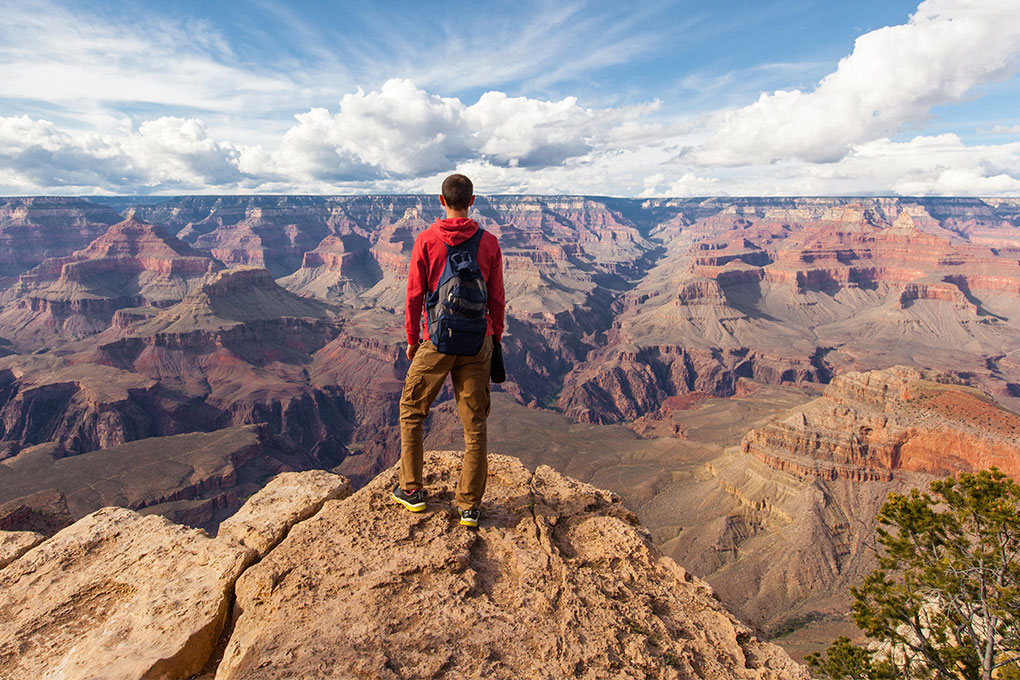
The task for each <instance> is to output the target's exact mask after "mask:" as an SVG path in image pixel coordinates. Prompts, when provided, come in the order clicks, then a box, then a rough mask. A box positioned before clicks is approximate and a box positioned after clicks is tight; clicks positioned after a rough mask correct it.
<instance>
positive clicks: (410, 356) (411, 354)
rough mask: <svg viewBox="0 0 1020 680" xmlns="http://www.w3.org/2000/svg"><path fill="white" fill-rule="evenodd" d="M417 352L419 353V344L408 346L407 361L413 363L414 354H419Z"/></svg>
mask: <svg viewBox="0 0 1020 680" xmlns="http://www.w3.org/2000/svg"><path fill="white" fill-rule="evenodd" d="M417 351H418V345H417V344H414V345H408V346H407V360H408V361H411V360H412V359H414V353H415V352H417Z"/></svg>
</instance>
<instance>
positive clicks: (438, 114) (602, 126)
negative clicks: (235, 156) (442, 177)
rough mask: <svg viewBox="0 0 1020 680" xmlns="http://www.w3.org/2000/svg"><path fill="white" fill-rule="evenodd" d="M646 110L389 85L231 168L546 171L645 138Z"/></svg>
mask: <svg viewBox="0 0 1020 680" xmlns="http://www.w3.org/2000/svg"><path fill="white" fill-rule="evenodd" d="M652 106H654V105H652ZM647 110H648V107H630V108H621V109H603V110H593V109H585V108H582V107H581V106H579V105H578V103H577V99H576V98H574V97H567V98H565V99H562V100H560V101H556V102H550V101H543V100H538V99H529V98H527V97H508V96H507V95H506V94H504V93H502V92H487V93H485V94H483V95H482V96H481V97H480V98H479V99H478V101H477V102H475V103H474V104H471V105H470V106H468V105H465V104H464V103H463V102H461V101H460V100H459V99H456V98H447V97H439V96H437V95H433V94H429V93H428V92H426V91H424V90H421V89H419V88H418V87H416V86H415V85H414V83H412V82H411V81H409V80H405V79H391V80H389V81H387V82H386V83H385V84H384V85H383V86H382V88H381V89H380V91H378V92H367V93H366V92H364V91H363V90H361V89H359V90H358V91H357V92H355V93H352V94H346V95H344V97H343V99H342V100H341V101H340V109H339V111H338V112H337V113H336V114H330V113H329V112H328V111H326V110H325V109H312V110H311V111H308V112H307V113H303V114H299V115H298V116H296V118H297V121H298V123H297V125H295V126H294V127H292V128H291V129H290V130H289V131H288V132H287V133H286V135H284V137H283V139H282V141H281V144H280V146H279V148H278V149H276V150H275V151H272V152H268V151H266V150H265V149H263V148H262V147H252V148H249V149H246V150H245V151H244V152H243V153H242V154H241V159H240V167H241V169H242V170H243V171H244V172H246V173H250V174H266V175H271V176H273V177H275V178H278V179H285V178H291V179H295V180H305V181H308V180H328V179H334V180H337V181H354V180H358V179H362V180H371V179H379V178H387V177H415V176H421V175H426V174H431V173H435V172H440V171H445V170H449V169H450V168H451V167H453V166H454V165H456V164H458V163H462V162H465V161H468V160H471V159H478V160H481V161H484V162H487V163H489V164H492V165H497V166H506V167H512V168H545V167H551V166H557V165H561V164H563V163H565V162H566V161H567V160H569V159H571V158H578V157H582V156H585V155H586V154H589V153H591V152H592V151H593V150H594V149H595V148H596V147H597V146H599V145H608V144H610V143H611V142H612V143H616V140H618V139H619V138H633V137H634V136H635V135H637V134H639V133H644V134H647V130H645V129H644V128H643V127H642V126H640V125H638V124H637V123H636V122H635V121H636V119H638V118H639V117H640V116H642V115H644V113H645V112H646V111H647Z"/></svg>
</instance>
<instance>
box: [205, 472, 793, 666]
mask: <svg viewBox="0 0 1020 680" xmlns="http://www.w3.org/2000/svg"><path fill="white" fill-rule="evenodd" d="M458 465H459V456H458V455H457V454H451V453H443V454H431V455H429V457H428V458H427V460H426V470H427V479H426V484H427V485H428V487H429V490H430V497H429V498H430V501H429V502H430V504H431V508H430V510H429V511H428V512H427V513H424V514H423V515H413V514H410V513H404V512H400V511H399V510H397V511H395V508H394V506H393V504H392V502H391V501H389V500H388V494H389V489H390V487H391V485H392V484H393V481H394V479H395V471H391V472H389V473H388V474H384V475H381V476H380V477H379V478H378V479H376V480H374V481H373V482H372V483H371V484H369V485H368V486H367V487H365V488H364V489H362V490H361V491H359V492H358V493H356V494H355V495H353V496H351V497H350V498H349V499H347V500H346V501H344V502H343V503H337V504H327V505H326V506H325V508H324V509H323V511H322V512H321V513H319V514H318V515H316V516H315V517H314V518H313V519H312V520H309V521H308V522H304V523H302V524H300V525H298V526H297V527H295V529H294V530H292V531H291V533H290V534H289V535H288V537H287V539H286V540H285V541H284V542H283V543H282V544H281V545H280V547H279V548H277V549H276V550H274V551H273V552H271V553H270V555H269V556H268V557H267V558H266V559H264V560H263V561H262V562H261V563H259V565H257V566H256V567H254V568H252V569H250V570H248V571H247V572H246V573H245V574H244V576H243V577H242V578H241V579H240V580H239V582H238V586H237V596H238V600H237V605H236V611H237V612H238V613H239V616H238V618H237V621H236V623H235V626H234V630H233V633H232V635H231V639H230V642H229V643H228V645H227V648H226V651H225V654H224V657H223V661H222V662H221V664H220V666H219V668H218V670H217V675H216V677H217V678H221V679H226V678H239V677H244V678H258V677H279V676H281V675H298V676H300V675H315V674H316V673H317V672H321V671H319V670H317V669H321V668H325V667H329V668H331V669H332V671H331V672H334V673H337V672H340V673H341V674H343V675H349V676H351V677H362V676H365V677H368V676H369V675H371V674H378V673H380V672H382V673H383V675H382V676H381V677H387V678H401V677H412V676H413V677H421V678H430V677H439V676H440V675H444V674H445V675H449V674H454V675H456V676H458V677H469V678H470V677H479V678H481V677H485V678H516V677H536V678H543V677H550V678H554V677H564V676H574V677H592V678H595V677H609V676H613V677H674V676H675V674H680V675H681V676H687V677H705V678H708V677H732V678H741V677H754V678H769V677H774V678H796V677H806V676H805V675H803V671H802V670H800V669H798V668H797V667H796V666H795V665H793V664H791V663H790V662H789V661H788V660H787V659H785V658H784V657H783V655H782V654H781V653H779V652H778V651H777V650H776V649H775V648H773V647H770V646H767V645H763V644H762V643H760V642H758V641H757V640H755V639H754V637H753V635H752V633H751V632H750V631H749V630H748V629H746V628H744V627H743V626H742V625H741V624H739V623H737V622H736V621H735V620H734V619H732V618H731V617H730V616H729V615H727V614H726V613H725V612H724V611H723V610H722V609H721V608H720V607H719V606H718V604H717V603H716V602H714V601H713V599H712V598H711V593H710V591H709V590H708V588H707V587H706V586H705V585H704V584H703V583H701V582H699V581H698V580H697V579H694V578H693V577H691V576H690V575H689V574H687V572H685V571H684V570H683V569H681V568H679V567H678V566H676V565H675V564H674V563H673V562H672V561H671V560H669V559H667V558H664V557H662V556H661V555H660V554H659V553H658V552H657V551H656V550H655V549H654V548H653V547H652V546H651V543H650V541H649V539H648V537H647V534H645V533H644V532H643V531H642V530H641V529H640V528H639V527H635V526H634V523H635V519H634V516H633V515H632V514H631V513H630V512H629V511H627V510H626V509H624V508H623V507H622V506H621V504H620V503H619V499H618V498H616V497H614V496H613V495H612V494H608V493H606V492H603V491H600V490H597V489H595V488H593V487H590V486H587V485H584V484H580V483H578V482H575V481H573V480H570V479H567V478H565V477H562V476H561V475H559V474H557V473H555V472H553V471H552V470H551V469H549V468H546V467H540V468H539V469H538V470H537V471H536V472H535V473H534V474H532V473H530V472H528V471H527V470H526V469H525V468H524V467H523V466H522V465H521V464H520V463H519V462H518V461H516V460H514V459H510V458H505V457H501V456H491V458H490V484H489V489H488V491H487V500H486V503H485V504H484V505H483V508H482V510H483V513H484V514H483V522H482V527H481V529H480V530H479V531H478V532H477V533H472V532H467V531H464V530H463V529H462V527H459V526H457V522H456V517H455V515H454V514H452V512H451V510H450V508H451V501H452V494H453V486H454V483H455V481H454V480H455V471H456V469H457V467H458ZM322 560H328V561H329V563H330V565H331V566H330V567H329V569H324V568H323V566H322V564H323V563H322ZM313 584H314V585H313ZM326 593H329V595H328V596H327V595H326ZM295 611H297V612H300V613H299V614H297V617H296V618H295V614H294V612H295ZM425 611H427V620H428V621H429V625H428V632H427V633H425V634H424V635H423V633H422V629H421V627H420V625H418V624H420V623H421V616H422V615H423V612H425ZM328 621H344V622H345V625H344V626H330V625H323V624H324V623H325V622H328ZM305 627H313V628H315V629H316V630H318V631H320V634H319V635H318V636H317V638H316V639H315V640H314V641H309V640H307V639H303V638H304V636H303V635H302V634H301V632H300V631H301V630H302V629H303V628H305ZM299 649H300V650H301V652H300V654H298V653H296V652H297V650H299ZM341 669H342V670H341Z"/></svg>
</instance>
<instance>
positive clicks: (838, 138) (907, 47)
mask: <svg viewBox="0 0 1020 680" xmlns="http://www.w3.org/2000/svg"><path fill="white" fill-rule="evenodd" d="M1016 11H1017V8H1016V0H925V1H924V2H922V3H921V4H920V5H919V6H918V8H917V11H916V12H915V13H914V14H913V15H912V16H911V17H910V21H909V22H908V23H907V24H903V25H899V26H888V27H885V28H881V29H878V30H875V31H872V32H870V33H867V34H865V35H862V36H861V37H859V38H858V39H857V41H856V43H855V45H854V50H853V53H852V54H850V55H849V56H848V57H846V58H844V59H843V60H841V61H840V63H839V65H838V67H837V68H836V70H835V71H834V72H833V73H831V74H830V75H828V76H826V77H825V78H824V79H822V81H821V82H820V83H819V84H818V86H817V87H816V88H815V89H814V90H813V91H811V92H801V91H799V90H779V91H776V92H773V93H771V94H762V95H761V97H760V98H759V99H758V100H757V101H756V102H755V103H753V104H751V105H749V106H746V107H744V108H741V109H737V110H732V111H727V112H724V113H721V114H718V115H717V116H716V117H715V119H714V120H713V121H712V123H711V134H710V136H709V137H708V139H706V140H705V141H704V142H703V143H702V144H700V145H699V146H698V148H696V149H695V150H694V151H693V152H691V153H690V155H689V156H690V159H691V160H693V161H695V162H698V163H700V164H702V165H716V166H737V165H753V164H764V163H771V162H775V161H778V160H782V159H789V158H796V159H801V160H806V161H812V162H834V161H837V160H839V159H840V158H842V157H843V156H844V155H846V153H847V152H848V150H849V149H850V148H851V147H852V146H853V145H855V144H860V143H865V142H868V141H870V140H874V139H878V138H881V137H884V136H888V135H892V134H895V133H897V132H899V131H901V130H902V129H903V127H904V126H905V125H907V124H909V123H916V122H918V121H921V120H923V119H925V118H926V117H928V116H929V115H930V112H931V109H932V107H934V106H938V105H942V104H948V103H953V102H959V101H961V100H963V99H964V97H966V96H967V95H968V94H969V93H971V92H972V91H973V90H974V88H975V87H977V86H979V85H981V84H982V83H986V82H990V81H994V80H997V79H1001V78H1004V77H1007V76H1009V75H1010V74H1012V73H1014V72H1015V70H1016V66H1017V62H1018V55H1020V21H1017V13H1016Z"/></svg>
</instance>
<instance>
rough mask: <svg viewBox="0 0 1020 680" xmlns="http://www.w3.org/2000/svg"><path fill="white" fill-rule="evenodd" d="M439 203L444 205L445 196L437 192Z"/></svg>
mask: <svg viewBox="0 0 1020 680" xmlns="http://www.w3.org/2000/svg"><path fill="white" fill-rule="evenodd" d="M439 204H440V205H442V206H443V207H444V208H445V207H446V196H443V195H442V194H439Z"/></svg>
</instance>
